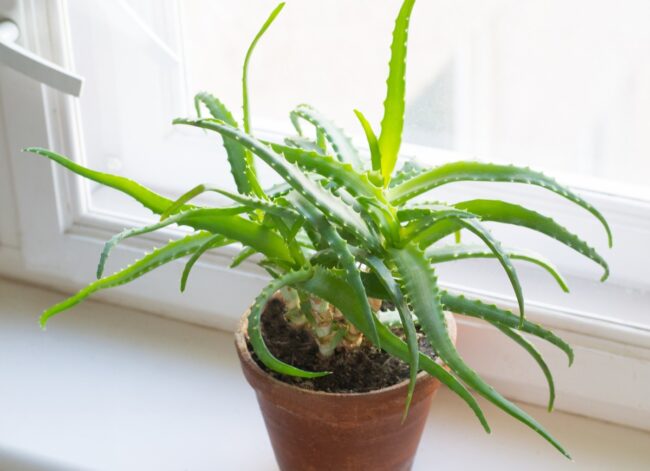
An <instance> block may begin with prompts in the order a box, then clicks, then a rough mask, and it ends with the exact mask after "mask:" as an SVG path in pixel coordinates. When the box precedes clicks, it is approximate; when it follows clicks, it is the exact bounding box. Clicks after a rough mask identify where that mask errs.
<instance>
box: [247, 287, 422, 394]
mask: <svg viewBox="0 0 650 471" xmlns="http://www.w3.org/2000/svg"><path fill="white" fill-rule="evenodd" d="M261 325H262V335H263V337H264V341H265V342H266V345H267V347H268V348H269V350H270V351H271V353H272V354H273V355H274V356H275V357H277V358H278V359H280V360H282V361H283V362H285V363H288V364H290V365H293V366H295V367H297V368H301V369H304V370H307V371H331V372H332V374H330V375H327V376H323V377H320V378H314V379H305V378H296V377H293V376H285V375H282V374H278V373H276V372H274V371H270V370H269V369H268V368H267V367H266V366H264V365H263V364H262V363H261V362H260V361H259V360H258V358H257V357H256V356H255V353H254V352H253V350H252V347H251V346H250V344H249V345H248V347H249V350H250V351H251V354H252V355H253V358H254V359H255V361H256V362H257V364H258V365H259V366H260V367H261V368H262V369H264V370H265V371H266V372H268V373H269V374H270V375H271V376H273V377H275V378H277V379H279V380H281V381H284V382H286V383H289V384H294V385H296V386H298V387H301V388H304V389H310V390H316V391H326V392H368V391H372V390H375V389H381V388H384V387H388V386H392V385H394V384H397V383H400V382H402V381H404V380H405V379H408V377H409V366H408V364H407V363H405V362H403V361H401V360H399V359H397V358H395V357H392V356H390V355H389V354H387V353H386V352H384V351H382V350H380V349H378V348H376V347H374V346H373V345H372V344H370V343H369V342H367V341H364V342H363V344H362V345H361V346H360V347H359V348H355V349H346V348H341V347H339V348H337V349H336V351H335V352H334V354H333V355H332V356H330V357H328V358H324V357H322V356H321V355H320V353H319V351H318V345H317V344H316V342H315V341H314V339H313V338H312V337H311V335H310V334H309V333H308V332H307V331H306V330H304V329H301V328H296V327H294V326H292V325H290V324H289V323H288V322H287V321H286V320H285V318H284V304H283V303H282V301H280V300H277V299H272V300H271V301H270V302H269V304H268V305H267V306H266V310H265V311H264V314H263V315H262V319H261ZM393 331H394V332H395V333H396V334H397V335H402V331H401V330H396V329H394V330H393ZM418 335H419V344H420V350H421V351H422V352H423V353H426V354H427V355H429V356H433V350H432V349H431V346H430V345H429V343H428V342H427V340H426V338H425V337H424V335H422V334H419V333H418Z"/></svg>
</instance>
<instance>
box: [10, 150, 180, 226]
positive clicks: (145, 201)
mask: <svg viewBox="0 0 650 471" xmlns="http://www.w3.org/2000/svg"><path fill="white" fill-rule="evenodd" d="M23 151H24V152H31V153H32V154H36V155H40V156H43V157H47V158H48V159H50V160H52V161H54V162H56V163H57V164H59V165H61V166H62V167H65V168H67V169H68V170H70V171H72V172H74V173H76V174H77V175H80V176H82V177H84V178H87V179H89V180H92V181H94V182H97V183H101V184H102V185H104V186H108V187H110V188H114V189H116V190H118V191H121V192H122V193H125V194H127V195H129V196H130V197H131V198H133V199H134V200H136V201H138V202H139V203H140V204H142V205H143V206H144V207H145V208H147V209H149V210H150V211H152V212H154V213H156V214H161V213H162V212H164V211H165V209H167V207H168V206H169V205H170V204H171V203H172V201H171V200H170V199H168V198H165V197H164V196H161V195H159V194H158V193H155V192H153V191H151V190H150V189H149V188H146V187H144V186H142V185H140V184H139V183H137V182H134V181H133V180H130V179H128V178H125V177H121V176H118V175H111V174H110V173H103V172H98V171H96V170H91V169H89V168H86V167H84V166H82V165H79V164H78V163H76V162H74V161H72V160H70V159H69V158H67V157H65V156H63V155H61V154H57V153H56V152H52V151H50V150H47V149H42V148H40V147H28V148H26V149H23ZM183 209H189V208H183Z"/></svg>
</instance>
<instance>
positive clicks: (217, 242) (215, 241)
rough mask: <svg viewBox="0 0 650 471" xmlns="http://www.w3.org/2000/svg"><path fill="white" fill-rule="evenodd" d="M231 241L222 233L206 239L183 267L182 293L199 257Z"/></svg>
mask: <svg viewBox="0 0 650 471" xmlns="http://www.w3.org/2000/svg"><path fill="white" fill-rule="evenodd" d="M229 243H231V241H229V240H228V239H226V238H225V237H224V236H222V235H221V234H216V235H213V236H212V237H210V238H209V239H208V240H206V241H205V242H204V243H203V245H201V246H200V247H199V248H198V249H196V251H195V252H194V253H193V254H192V256H191V257H190V259H189V260H188V261H187V263H186V264H185V267H184V268H183V274H182V275H181V293H182V292H184V291H185V287H186V286H187V279H188V278H189V276H190V272H191V271H192V268H194V265H195V264H196V262H198V261H199V258H201V256H202V255H203V254H204V253H206V252H207V251H208V250H211V249H214V248H217V247H223V246H224V245H228V244H229Z"/></svg>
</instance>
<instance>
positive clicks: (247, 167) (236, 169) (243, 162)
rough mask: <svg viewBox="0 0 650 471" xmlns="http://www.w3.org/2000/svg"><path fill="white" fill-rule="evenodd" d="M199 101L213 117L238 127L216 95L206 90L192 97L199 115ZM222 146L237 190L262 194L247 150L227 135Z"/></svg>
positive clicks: (243, 192) (244, 192)
mask: <svg viewBox="0 0 650 471" xmlns="http://www.w3.org/2000/svg"><path fill="white" fill-rule="evenodd" d="M201 103H203V104H204V105H205V107H206V108H207V109H208V111H209V112H210V115H212V117H213V118H215V119H218V120H221V121H223V122H224V123H228V124H230V125H231V126H233V127H239V124H238V123H237V121H236V120H235V118H234V117H233V115H232V113H231V112H230V110H228V108H226V105H224V104H223V103H222V102H221V101H220V100H219V99H217V98H216V97H214V96H212V95H211V94H209V93H207V92H201V93H198V94H197V95H196V96H195V97H194V105H195V107H196V113H197V115H198V116H199V117H200V116H201ZM223 147H224V148H225V149H226V155H227V156H228V163H229V164H230V173H231V174H232V176H233V179H234V180H235V185H236V186H237V191H238V192H239V193H242V194H252V193H254V194H256V195H258V196H261V195H263V194H264V192H263V191H262V188H261V187H260V184H259V182H258V180H257V176H256V175H255V168H254V167H253V163H252V159H251V156H250V155H249V154H248V152H247V150H246V149H245V148H244V147H242V146H240V145H239V144H238V143H237V141H235V140H234V139H231V138H229V137H224V138H223Z"/></svg>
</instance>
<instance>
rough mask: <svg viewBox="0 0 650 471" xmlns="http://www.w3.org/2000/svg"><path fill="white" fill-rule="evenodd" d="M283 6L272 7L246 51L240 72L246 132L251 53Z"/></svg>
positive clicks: (248, 119)
mask: <svg viewBox="0 0 650 471" xmlns="http://www.w3.org/2000/svg"><path fill="white" fill-rule="evenodd" d="M283 8H284V2H282V3H280V4H278V6H277V7H275V8H274V9H273V11H272V12H271V14H270V15H269V17H268V18H267V19H266V21H265V22H264V24H263V25H262V27H261V28H260V30H259V31H258V32H257V34H256V35H255V37H254V38H253V42H251V44H250V46H248V50H247V51H246V58H245V59H244V68H243V72H242V101H243V103H242V108H243V110H244V131H246V133H250V131H251V118H250V105H249V99H248V64H249V62H250V60H251V57H252V55H253V51H254V50H255V46H257V43H258V42H259V40H260V39H261V37H262V36H263V35H264V33H266V30H267V29H269V26H271V24H272V23H273V21H274V20H275V18H276V17H277V16H278V15H279V14H280V12H281V11H282V9H283ZM217 119H219V118H217ZM221 121H223V120H221Z"/></svg>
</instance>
